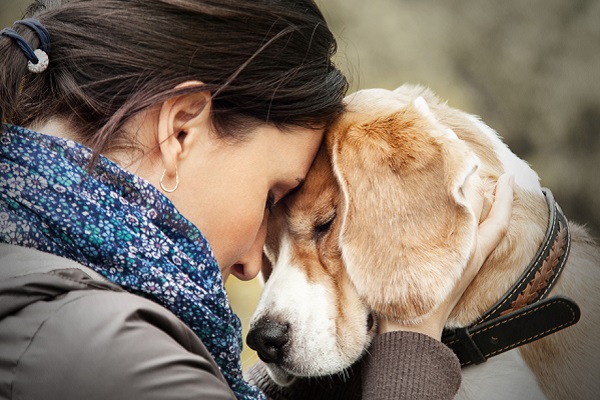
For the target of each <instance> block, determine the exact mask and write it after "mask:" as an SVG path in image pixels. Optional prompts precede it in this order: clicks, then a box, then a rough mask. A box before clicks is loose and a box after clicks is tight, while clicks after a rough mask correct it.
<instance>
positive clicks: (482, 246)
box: [477, 174, 515, 260]
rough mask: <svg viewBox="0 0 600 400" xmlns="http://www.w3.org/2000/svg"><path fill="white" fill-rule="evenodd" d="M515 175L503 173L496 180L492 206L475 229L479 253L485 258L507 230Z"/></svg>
mask: <svg viewBox="0 0 600 400" xmlns="http://www.w3.org/2000/svg"><path fill="white" fill-rule="evenodd" d="M514 181H515V177H514V176H513V175H509V174H504V175H502V176H500V177H499V178H498V182H496V194H495V197H494V202H493V203H492V208H491V210H490V213H489V214H488V216H487V218H486V219H484V220H483V221H482V222H481V223H480V224H479V228H478V230H477V246H478V251H479V254H480V255H481V256H482V257H483V260H485V259H486V258H487V257H488V256H489V255H490V254H491V253H492V251H493V250H494V249H495V248H496V247H497V246H498V244H500V241H501V240H502V238H503V237H504V236H505V235H506V232H507V231H508V225H509V224H510V217H511V215H512V206H513V186H514Z"/></svg>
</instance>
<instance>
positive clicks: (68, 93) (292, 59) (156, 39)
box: [0, 0, 347, 153]
mask: <svg viewBox="0 0 600 400" xmlns="http://www.w3.org/2000/svg"><path fill="white" fill-rule="evenodd" d="M25 17H33V18H37V19H38V20H39V21H40V22H41V23H42V24H43V25H44V26H45V27H46V29H47V30H48V31H49V33H50V39H51V52H50V55H49V56H50V65H49V67H48V69H47V70H46V71H45V72H43V73H41V74H33V73H30V72H28V71H27V67H26V64H27V59H26V58H25V56H24V55H23V54H22V52H21V50H20V49H19V48H18V47H17V45H16V44H15V43H14V42H13V40H11V39H10V38H7V37H0V54H2V57H1V61H0V76H1V77H2V82H1V83H0V120H1V121H2V122H3V123H10V124H15V125H22V126H30V125H32V124H34V123H40V122H45V121H47V120H48V119H50V118H52V117H55V116H59V117H61V118H63V119H64V120H66V121H67V122H68V123H69V125H70V126H71V127H72V128H73V129H75V130H76V131H77V134H78V135H79V136H78V139H79V140H80V141H81V142H82V143H84V144H86V145H88V146H90V147H91V148H92V149H94V150H95V151H96V152H100V153H101V152H104V151H107V150H108V149H111V148H113V147H114V146H115V144H116V143H118V142H119V141H120V139H122V138H120V136H121V133H122V132H121V130H122V127H123V125H124V124H125V123H126V122H127V121H128V120H130V119H131V118H132V117H134V116H135V115H136V114H138V113H139V112H140V111H143V110H146V109H148V108H149V107H152V106H154V105H157V104H160V103H162V102H164V101H165V100H167V99H168V98H170V97H173V96H176V95H181V94H184V93H190V92H194V91H209V92H210V93H211V94H212V102H213V103H212V107H213V108H212V112H213V114H212V117H213V118H212V119H213V121H214V127H215V130H216V132H218V134H219V135H221V136H224V137H239V136H241V135H243V133H244V127H248V122H249V121H255V122H256V121H263V122H269V123H272V124H276V125H280V126H288V125H292V126H304V127H323V126H326V125H327V124H328V123H329V121H331V120H332V119H333V118H334V117H335V116H337V115H338V114H339V113H340V112H341V111H342V109H343V106H342V101H341V100H342V98H343V96H344V94H345V92H346V90H347V82H346V79H345V77H344V76H343V74H342V73H341V72H340V71H339V70H338V69H337V68H336V67H335V66H334V65H333V63H332V61H331V57H332V55H333V54H334V53H335V51H336V43H335V39H334V37H333V35H332V33H331V32H330V30H329V28H328V27H327V24H326V22H325V20H324V18H323V16H322V14H321V12H320V11H319V9H318V8H317V6H316V5H315V4H314V2H313V1H312V0H94V1H82V0H71V1H67V0H63V1H61V0H38V1H36V2H35V3H34V4H32V5H31V6H30V7H29V9H28V11H27V13H26V15H25ZM13 28H14V29H15V30H16V31H17V32H18V33H19V34H20V35H21V36H23V37H24V38H25V39H26V40H27V41H28V42H29V43H30V44H31V45H32V47H33V48H36V46H38V45H39V41H38V38H37V37H36V35H35V33H34V32H33V31H31V30H29V29H28V28H27V27H25V26H22V25H15V26H14V27H13ZM188 80H198V81H201V82H203V83H204V86H202V87H196V88H187V89H183V90H181V89H180V90H175V89H174V88H175V86H177V85H178V84H180V83H182V82H185V81H188Z"/></svg>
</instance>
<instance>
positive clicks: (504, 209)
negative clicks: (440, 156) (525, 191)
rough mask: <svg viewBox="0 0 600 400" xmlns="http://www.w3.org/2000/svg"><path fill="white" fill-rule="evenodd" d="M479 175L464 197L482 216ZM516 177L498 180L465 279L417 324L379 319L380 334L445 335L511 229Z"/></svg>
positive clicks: (469, 181)
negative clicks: (469, 289) (458, 307)
mask: <svg viewBox="0 0 600 400" xmlns="http://www.w3.org/2000/svg"><path fill="white" fill-rule="evenodd" d="M479 179H480V178H479V176H478V175H477V174H473V175H472V176H471V177H470V178H469V180H468V181H467V185H466V186H465V196H466V197H467V199H468V201H469V202H470V203H471V205H472V207H473V209H474V211H475V215H477V216H478V217H479V216H480V215H481V213H482V210H483V204H484V195H483V194H482V193H481V190H480V188H481V185H480V182H478V181H477V180H479ZM513 185H514V177H513V176H512V175H507V174H504V175H502V176H501V177H500V178H499V179H498V182H497V183H496V194H495V199H494V202H493V204H492V208H491V209H490V212H489V214H488V215H487V217H486V218H485V219H484V220H483V221H481V223H480V224H479V228H478V230H477V235H476V238H475V240H476V244H475V246H474V250H473V253H472V254H471V258H470V259H469V262H468V264H467V267H466V269H465V272H464V274H463V276H462V278H461V279H460V280H459V281H458V282H457V283H456V286H455V287H454V290H453V291H452V292H451V294H450V296H448V298H447V299H446V301H445V302H444V303H442V304H441V305H440V306H439V307H438V308H437V310H436V311H435V312H434V313H433V314H431V315H429V316H428V317H427V318H426V319H424V320H423V321H421V322H420V323H418V324H415V325H403V324H401V323H399V322H397V321H390V320H385V319H382V320H380V321H379V333H385V332H391V331H401V330H402V331H414V332H420V333H424V334H426V335H429V336H431V337H433V338H435V339H437V340H440V339H441V337H442V330H443V329H444V324H445V323H446V320H447V319H448V316H449V315H450V313H451V312H452V310H453V309H454V307H455V306H456V304H457V303H458V301H459V300H460V298H461V296H462V295H463V293H464V292H465V290H466V289H467V287H468V286H469V285H470V284H471V282H472V281H473V279H474V278H475V276H476V275H477V273H478V272H479V269H480V268H481V266H482V265H483V263H484V262H485V260H486V259H487V257H488V256H489V255H490V254H491V253H492V251H493V250H494V249H495V248H496V247H497V246H498V244H499V243H500V241H501V240H502V238H503V237H504V235H505V234H506V232H507V230H508V225H509V222H510V217H511V214H512V203H513Z"/></svg>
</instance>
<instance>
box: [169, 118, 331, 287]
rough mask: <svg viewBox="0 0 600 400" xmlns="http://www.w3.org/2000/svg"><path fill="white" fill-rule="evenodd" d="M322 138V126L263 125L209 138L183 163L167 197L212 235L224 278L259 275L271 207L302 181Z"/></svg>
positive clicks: (243, 278)
mask: <svg viewBox="0 0 600 400" xmlns="http://www.w3.org/2000/svg"><path fill="white" fill-rule="evenodd" d="M322 138H323V130H311V129H307V128H300V127H292V128H289V129H286V130H285V131H282V130H280V129H278V128H276V127H274V126H271V125H266V124H263V125H260V126H258V127H257V128H255V129H254V130H253V131H252V132H251V133H250V134H249V135H248V137H247V138H246V139H245V140H243V141H241V142H237V143H231V142H227V141H225V140H223V139H219V138H217V137H215V136H214V135H210V136H209V137H205V138H204V140H200V141H197V143H196V144H195V145H194V146H193V147H192V149H190V150H189V151H190V153H189V155H188V156H186V157H185V160H184V161H182V162H181V163H180V165H179V166H178V173H179V182H180V184H179V187H178V189H177V190H176V191H175V192H173V193H172V194H171V195H169V197H170V198H171V199H172V200H173V202H174V204H175V205H176V206H177V208H178V209H179V211H180V212H181V213H182V214H183V215H184V216H186V217H187V218H188V219H189V220H190V221H191V222H192V223H194V224H195V225H196V226H197V227H198V228H199V229H200V230H201V231H202V233H203V234H204V235H205V236H206V238H207V239H208V242H209V243H210V245H211V247H212V250H213V252H214V255H215V257H216V259H217V261H218V263H219V265H220V267H221V271H222V273H223V278H224V280H226V279H227V278H228V276H229V275H230V274H231V273H233V274H234V275H235V276H236V277H238V278H239V279H242V280H248V279H252V278H254V277H255V276H256V275H257V274H258V272H259V271H260V268H261V264H262V247H263V244H264V240H265V236H266V228H267V218H268V215H269V206H270V205H272V204H271V203H277V202H278V201H279V200H281V198H282V197H284V196H285V195H286V194H287V193H288V192H289V191H291V190H293V189H294V188H296V187H297V186H299V185H300V184H301V183H302V182H303V180H304V177H305V176H306V174H307V172H308V170H309V168H310V166H311V164H312V161H313V159H314V158H315V155H316V153H317V150H318V148H319V145H320V143H321V140H322Z"/></svg>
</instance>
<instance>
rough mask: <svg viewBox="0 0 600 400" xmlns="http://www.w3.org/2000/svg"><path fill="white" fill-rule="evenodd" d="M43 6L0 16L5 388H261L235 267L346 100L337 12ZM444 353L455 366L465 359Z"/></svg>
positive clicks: (65, 391)
mask: <svg viewBox="0 0 600 400" xmlns="http://www.w3.org/2000/svg"><path fill="white" fill-rule="evenodd" d="M27 17H29V18H35V19H25V20H22V21H17V22H16V23H15V25H14V26H13V27H12V28H9V29H5V30H3V31H2V35H0V54H2V60H1V61H0V76H2V82H1V83H0V118H1V120H2V123H3V124H4V125H3V126H2V132H1V133H0V173H1V176H2V179H1V180H0V242H2V243H4V244H3V245H1V246H0V257H2V258H1V265H2V268H0V398H9V399H10V398H28V399H29V398H33V399H36V398H44V399H84V398H85V399H96V398H97V399H106V398H110V399H152V398H156V399H170V398H182V399H187V398H210V399H221V398H223V399H225V398H234V397H237V398H248V399H254V398H263V397H264V395H263V394H262V393H261V391H260V390H259V389H258V388H256V387H254V386H252V385H250V384H249V383H247V382H246V381H245V380H244V379H243V377H242V374H241V369H240V361H239V352H240V348H241V334H240V326H239V320H238V319H237V317H236V316H235V315H234V314H233V313H232V311H231V309H230V307H229V304H228V300H227V295H226V293H225V291H224V289H223V282H224V281H225V280H226V279H227V277H228V276H229V275H231V274H233V275H235V276H237V277H238V278H240V279H242V280H249V279H252V278H254V277H255V276H256V275H257V273H258V271H259V269H260V267H261V248H262V244H263V241H264V236H265V232H266V220H267V216H268V214H269V210H270V209H271V208H272V207H275V205H276V203H277V202H278V201H279V200H281V198H283V197H284V196H285V195H286V194H287V193H289V192H290V191H293V190H294V189H295V188H296V187H297V186H298V185H299V184H300V182H302V179H303V178H304V177H305V175H306V173H307V171H308V169H309V167H310V164H311V162H312V160H313V158H314V156H315V154H316V151H317V149H318V147H319V145H320V142H321V139H322V136H323V133H324V129H325V127H326V126H327V125H328V123H329V122H330V121H331V120H332V119H333V118H335V117H336V116H337V115H339V113H340V112H342V111H343V106H342V102H341V101H342V98H343V95H344V93H345V91H346V88H347V83H346V80H345V78H344V77H343V75H342V74H341V73H340V72H339V70H338V69H337V68H335V66H334V65H333V64H332V62H331V56H332V54H333V53H334V51H335V41H334V38H333V36H332V34H331V32H330V31H329V30H328V28H327V25H326V23H325V21H324V20H323V17H322V15H321V13H320V12H319V10H318V9H317V7H316V6H315V4H314V3H313V2H312V1H311V0H304V1H297V0H296V1H291V0H290V1H282V0H279V1H275V0H270V1H269V0H261V1H258V0H256V1H245V0H228V1H211V0H95V1H93V2H89V1H83V0H81V1H80V0H73V1H68V2H67V1H65V2H64V4H61V1H59V0H47V1H43V0H40V1H37V2H36V3H35V4H33V5H32V6H31V7H30V8H29V10H28V12H27ZM501 193H503V194H502V195H500V194H501ZM510 195H511V192H510V188H504V190H500V191H499V198H503V199H504V201H502V202H499V203H502V206H501V207H494V210H496V211H495V212H493V213H492V217H490V218H488V219H487V220H486V224H484V225H483V226H486V225H487V226H488V228H487V230H486V229H483V230H482V232H483V233H482V234H481V235H480V238H483V239H484V240H480V242H481V243H482V244H481V246H480V250H481V251H480V252H479V253H477V254H476V255H475V256H474V257H473V258H472V260H471V262H470V267H469V268H470V271H476V270H477V268H478V267H479V266H480V265H481V263H482V262H483V259H484V258H485V255H487V254H488V253H489V252H490V251H491V249H492V248H493V247H494V246H495V243H496V242H497V238H498V237H499V236H501V232H502V230H503V226H504V225H503V224H505V223H506V221H508V218H507V217H506V213H509V212H510V200H506V199H507V198H509V197H510ZM473 199H474V200H473V201H480V200H481V199H480V197H479V196H477V195H474V196H473ZM498 210H499V211H498ZM486 232H487V233H486ZM486 235H487V236H489V237H491V238H492V239H490V238H489V237H486ZM469 279H470V277H466V278H465V280H464V282H462V285H461V287H460V288H457V296H456V299H454V300H457V299H458V298H459V297H460V294H461V293H462V291H463V290H464V288H465V287H466V285H467V284H468V282H469ZM451 306H452V305H451V304H450V305H448V308H451ZM447 312H449V310H447ZM441 314H444V312H442V313H441ZM446 316H447V313H446V314H445V315H440V316H438V317H437V319H433V320H431V321H428V322H426V323H425V325H424V326H423V327H422V328H423V329H422V331H421V332H422V333H428V332H430V327H431V325H432V324H433V326H436V327H437V326H438V325H440V324H441V323H443V321H444V320H445V318H446ZM432 321H433V322H432ZM382 326H389V329H390V330H394V331H397V330H399V329H403V327H398V326H393V324H390V325H386V324H385V323H383V324H382ZM413 329H417V330H418V329H420V328H418V327H417V328H414V327H413ZM405 333H406V332H405ZM396 334H399V335H402V333H401V332H400V333H399V332H396ZM419 335H421V333H419ZM390 337H391V338H392V339H393V338H394V336H390ZM403 343H405V344H403V346H405V347H410V346H411V342H410V341H405V342H403ZM425 346H426V347H427V349H428V351H431V352H433V353H439V352H442V353H443V352H444V351H445V348H443V346H442V345H441V344H440V343H439V342H437V341H434V340H432V341H431V342H427V343H426V344H425ZM444 354H446V355H447V353H444ZM413 362H414V363H416V364H415V365H417V366H423V365H426V364H423V363H422V362H421V363H419V361H413ZM435 368H437V369H441V370H448V372H447V375H448V376H449V377H451V378H450V379H453V384H454V386H456V385H457V382H458V379H459V378H458V377H457V375H458V374H457V366H456V360H455V359H452V358H444V360H442V361H438V362H437V365H435ZM425 375H426V374H425ZM423 376H424V375H423ZM366 379H373V378H366ZM259 380H260V377H259ZM419 385H420V386H419V387H421V386H426V387H429V386H431V385H429V386H427V385H424V384H423V383H420V384H419ZM417 386H418V385H417ZM342 388H343V386H342ZM434 389H435V388H434ZM302 390H304V389H303V388H299V389H298V392H297V393H300V394H298V395H299V396H302V395H301V393H302ZM436 390H437V389H436Z"/></svg>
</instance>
